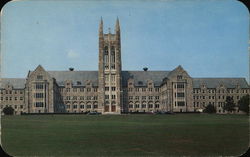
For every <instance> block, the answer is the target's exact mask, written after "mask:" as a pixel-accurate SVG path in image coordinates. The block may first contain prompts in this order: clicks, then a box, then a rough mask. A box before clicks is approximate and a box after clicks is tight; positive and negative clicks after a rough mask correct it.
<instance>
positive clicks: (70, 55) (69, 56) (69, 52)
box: [67, 50, 79, 59]
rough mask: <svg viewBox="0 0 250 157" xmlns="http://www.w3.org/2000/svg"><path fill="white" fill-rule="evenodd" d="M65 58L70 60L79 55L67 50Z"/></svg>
mask: <svg viewBox="0 0 250 157" xmlns="http://www.w3.org/2000/svg"><path fill="white" fill-rule="evenodd" d="M67 57H68V58H71V59H73V58H77V57H79V53H77V52H75V51H74V50H69V51H68V52H67Z"/></svg>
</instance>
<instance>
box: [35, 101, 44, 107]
mask: <svg viewBox="0 0 250 157" xmlns="http://www.w3.org/2000/svg"><path fill="white" fill-rule="evenodd" d="M35 107H43V102H35Z"/></svg>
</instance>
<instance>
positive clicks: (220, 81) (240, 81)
mask: <svg viewBox="0 0 250 157" xmlns="http://www.w3.org/2000/svg"><path fill="white" fill-rule="evenodd" d="M203 84H205V86H206V87H207V88H216V87H219V86H220V85H224V86H225V87H226V88H236V87H237V85H239V87H240V88H249V85H248V83H247V81H246V79H245V78H193V88H200V87H201V86H202V85H203Z"/></svg>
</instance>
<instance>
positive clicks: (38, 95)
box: [34, 93, 44, 98]
mask: <svg viewBox="0 0 250 157" xmlns="http://www.w3.org/2000/svg"><path fill="white" fill-rule="evenodd" d="M34 97H35V98H43V97H44V95H43V93H35V94H34Z"/></svg>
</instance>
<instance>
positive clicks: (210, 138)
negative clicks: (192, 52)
mask: <svg viewBox="0 0 250 157" xmlns="http://www.w3.org/2000/svg"><path fill="white" fill-rule="evenodd" d="M248 127H249V126H248V116H246V115H209V114H175V115H29V116H2V144H3V148H4V150H5V151H6V152H7V153H9V154H10V155H13V156H34V155H38V156H169V155H178V156H179V155H189V156H190V155H191V156H204V155H209V156H215V155H216V156H217V155H223V156H224V155H232V156H236V155H240V154H242V153H244V152H245V151H246V150H247V147H248V143H249V141H248V139H249V138H248V136H249V133H248Z"/></svg>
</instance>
